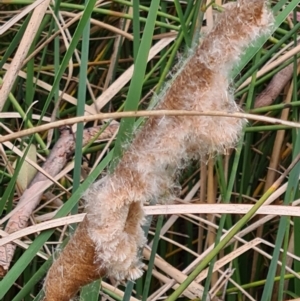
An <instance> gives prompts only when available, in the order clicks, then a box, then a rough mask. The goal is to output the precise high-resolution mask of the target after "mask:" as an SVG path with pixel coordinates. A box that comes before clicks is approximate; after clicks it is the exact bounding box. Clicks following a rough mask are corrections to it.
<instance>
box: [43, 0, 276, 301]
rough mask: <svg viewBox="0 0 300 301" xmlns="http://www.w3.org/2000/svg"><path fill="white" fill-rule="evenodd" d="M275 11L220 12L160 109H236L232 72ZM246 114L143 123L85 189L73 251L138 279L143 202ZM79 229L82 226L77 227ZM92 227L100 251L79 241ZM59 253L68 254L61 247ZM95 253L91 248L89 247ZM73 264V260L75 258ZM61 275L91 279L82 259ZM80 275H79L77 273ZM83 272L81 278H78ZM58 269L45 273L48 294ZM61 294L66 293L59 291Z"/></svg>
mask: <svg viewBox="0 0 300 301" xmlns="http://www.w3.org/2000/svg"><path fill="white" fill-rule="evenodd" d="M272 21H273V16H272V14H271V13H270V11H269V10H268V9H267V8H266V5H265V1H264V0H252V1H248V0H241V1H239V2H238V3H237V5H236V6H234V7H232V8H231V9H230V10H226V11H225V12H224V13H223V14H222V15H221V16H220V17H219V18H218V23H217V25H216V26H215V27H214V28H213V30H212V31H211V33H209V34H208V36H207V37H206V38H205V39H204V40H203V43H202V45H200V46H199V47H198V48H195V49H194V50H191V53H190V56H189V57H188V58H187V59H186V60H185V61H184V62H182V63H181V65H180V66H179V67H178V69H177V70H179V71H178V72H177V74H175V76H174V79H173V81H172V83H171V84H170V85H168V86H166V88H165V90H164V91H163V92H162V93H161V94H160V95H159V101H160V102H159V104H158V106H157V107H156V109H158V110H162V109H167V110H179V109H181V110H196V111H200V112H202V111H213V110H215V111H224V112H237V111H239V108H238V107H237V106H236V104H235V102H234V100H233V96H232V94H231V93H230V92H229V90H228V87H229V83H230V78H229V72H230V70H231V68H232V66H233V65H234V64H236V63H237V62H238V61H239V58H240V55H241V54H242V53H243V51H244V49H245V48H246V47H247V46H248V45H249V44H250V43H251V42H253V41H254V40H255V39H256V38H257V37H259V36H260V35H262V34H266V33H269V31H270V24H271V23H272ZM243 124H244V121H243V120H241V119H238V118H228V117H219V118H214V117H212V116H152V117H149V119H148V120H147V121H146V123H145V125H144V126H143V128H142V129H140V130H139V131H138V132H137V133H136V135H135V138H134V140H133V142H132V143H131V145H130V146H129V147H127V150H126V151H125V153H124V155H123V157H122V159H121V161H120V162H119V164H118V165H117V167H116V169H115V171H114V173H112V174H109V175H108V176H107V177H106V178H105V179H104V181H101V182H100V183H96V184H94V185H93V186H92V187H91V188H90V189H89V191H88V192H87V194H86V196H85V198H86V200H87V201H88V204H87V215H86V217H85V220H84V223H85V225H86V228H84V232H83V230H81V229H78V230H77V235H76V236H75V237H74V238H72V239H71V243H72V245H73V246H74V250H73V253H72V256H74V254H75V253H76V252H77V251H78V249H79V248H80V252H82V254H87V253H88V252H92V254H93V256H94V255H95V258H94V264H95V266H96V267H98V268H99V269H101V270H102V271H105V274H106V275H107V276H111V277H114V278H116V279H118V280H121V279H131V280H134V279H136V278H138V277H140V276H141V275H142V270H141V267H142V263H141V262H140V260H139V258H138V249H139V248H140V247H142V246H143V244H144V241H145V239H144V237H143V233H142V230H141V227H140V225H141V223H143V210H142V205H143V204H145V203H147V202H148V201H149V200H154V201H157V202H158V201H160V202H161V201H164V202H165V201H168V200H170V199H172V198H173V197H174V196H173V190H174V188H175V187H177V186H176V184H174V178H176V175H177V172H178V170H179V169H182V168H184V167H185V166H186V163H187V162H188V161H189V160H190V159H192V158H202V156H205V155H206V154H208V153H209V154H213V153H220V152H221V153H222V152H224V151H225V150H226V149H227V148H230V147H233V146H235V144H236V142H237V141H238V139H239V137H240V134H241V131H242V127H243ZM80 232H82V233H80ZM86 232H87V233H88V235H89V237H90V238H91V240H92V241H93V243H94V246H95V251H94V250H93V251H91V248H89V247H87V246H86V245H85V244H82V240H81V239H82V237H83V236H84V235H86ZM62 256H65V254H64V251H63V252H62ZM88 256H90V254H89V255H88ZM72 264H73V262H72ZM69 267H71V266H70V263H68V262H65V261H59V262H58V261H57V262H55V263H54V264H53V266H52V268H51V270H50V274H51V275H58V274H60V273H61V271H62V270H67V269H68V268H69ZM68 276H69V277H66V276H65V275H64V277H63V282H64V283H66V284H67V287H68V286H69V285H71V284H72V283H74V284H73V286H74V287H73V289H72V291H76V290H78V289H79V288H80V286H82V285H84V284H86V283H87V281H86V275H85V272H84V266H83V270H82V271H81V270H80V268H79V267H78V270H77V273H76V275H72V274H69V275H68ZM73 277H75V279H76V281H75V280H73ZM79 277H81V281H82V282H80V281H79V279H78V278H79ZM54 279H55V278H54V277H51V278H49V276H48V278H47V279H46V283H45V290H46V300H47V301H49V300H52V299H49V293H48V292H49V288H51V287H55V286H56V284H57V281H56V280H55V281H54ZM60 293H61V294H60V295H57V296H56V298H57V299H56V300H57V301H60V300H68V299H67V298H68V297H70V296H69V295H68V296H67V297H66V293H65V291H63V290H62V291H61V292H60Z"/></svg>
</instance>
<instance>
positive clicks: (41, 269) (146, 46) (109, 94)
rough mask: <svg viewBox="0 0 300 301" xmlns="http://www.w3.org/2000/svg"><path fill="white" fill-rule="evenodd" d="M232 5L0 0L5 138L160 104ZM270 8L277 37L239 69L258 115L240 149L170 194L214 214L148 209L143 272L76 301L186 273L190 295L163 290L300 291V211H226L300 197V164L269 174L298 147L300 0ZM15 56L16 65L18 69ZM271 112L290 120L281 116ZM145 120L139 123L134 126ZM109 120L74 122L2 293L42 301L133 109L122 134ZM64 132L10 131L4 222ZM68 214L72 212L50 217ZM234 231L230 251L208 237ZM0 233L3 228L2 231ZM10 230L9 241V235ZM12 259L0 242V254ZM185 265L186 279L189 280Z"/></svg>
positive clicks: (4, 157) (1, 159)
mask: <svg viewBox="0 0 300 301" xmlns="http://www.w3.org/2000/svg"><path fill="white" fill-rule="evenodd" d="M225 2H227V1H223V2H222V1H221V0H219V1H217V0H216V1H212V2H211V1H209V0H208V1H204V0H202V1H201V0H197V1H179V0H172V1H164V0H163V1H158V0H152V1H142V0H140V1H138V0H132V1H131V2H130V1H123V0H114V1H102V0H99V1H95V0H87V1H85V2H84V1H77V2H76V3H75V2H70V1H69V2H63V1H60V0H58V1H48V0H45V1H43V2H42V1H35V2H33V1H31V0H9V1H8V0H7V1H6V0H0V8H1V9H0V20H1V24H0V35H1V43H0V60H1V61H0V67H1V69H0V83H1V85H2V89H1V95H0V109H1V113H0V119H1V120H0V125H1V127H0V131H1V135H2V136H5V135H7V134H10V133H18V132H19V131H20V130H24V129H31V128H35V127H37V126H39V125H41V124H50V125H51V124H52V122H53V121H55V120H63V119H67V118H71V117H76V116H83V115H92V114H95V113H97V112H122V111H123V110H127V111H130V110H137V109H151V108H152V107H153V106H154V105H155V103H156V102H157V97H154V96H155V95H156V94H157V93H159V91H160V90H161V89H162V87H163V86H164V84H165V83H166V82H167V81H168V80H169V79H170V78H172V74H173V73H174V72H175V71H176V67H174V66H175V65H176V63H177V62H179V61H182V60H184V57H185V53H186V51H187V50H188V48H189V47H191V46H192V45H193V43H195V41H197V40H198V39H199V37H200V38H201V36H202V35H203V34H205V32H206V31H207V30H209V29H210V28H211V27H212V26H213V24H214V20H215V17H216V15H217V14H218V13H220V12H221V11H222V9H223V8H222V4H224V3H225ZM38 4H40V5H38ZM37 5H38V6H37ZM271 5H272V9H273V11H274V14H275V17H276V21H275V27H274V33H273V35H272V37H266V38H264V39H260V40H258V41H257V42H256V44H255V45H251V47H250V48H249V49H248V50H247V51H246V53H245V55H244V56H243V58H242V59H241V62H240V64H239V66H237V67H236V68H235V69H234V70H233V71H232V72H233V77H234V78H235V80H234V82H233V84H232V86H233V88H234V89H235V91H236V92H235V96H236V101H237V102H238V103H239V104H240V105H241V107H242V108H243V110H244V111H246V112H248V113H252V114H255V115H257V116H261V117H263V118H261V120H260V121H255V120H252V121H249V123H248V125H247V127H246V128H245V132H244V135H243V139H242V141H241V142H240V143H239V145H238V146H237V147H236V149H235V150H230V151H229V152H228V153H227V154H224V156H218V157H214V158H207V160H206V162H194V163H193V164H192V165H191V166H190V167H189V168H187V169H186V170H184V172H183V173H182V174H181V176H180V179H179V182H180V184H181V186H182V191H181V192H180V194H179V195H178V199H177V200H175V201H176V202H177V203H182V208H184V206H189V205H186V204H184V202H189V203H192V204H204V203H208V204H215V205H214V206H215V209H214V211H213V212H214V213H215V214H201V213H200V212H197V213H193V214H179V215H168V216H167V215H164V214H163V210H162V215H159V216H154V217H153V218H152V219H150V217H149V227H145V231H146V232H147V233H148V242H149V247H148V248H147V249H146V250H145V251H144V253H143V256H144V257H145V263H146V272H145V274H144V276H143V278H141V279H139V280H138V281H136V283H128V284H127V285H120V286H118V289H116V288H115V287H114V285H115V283H112V282H110V279H103V280H102V282H100V281H97V282H95V283H93V284H91V285H89V286H87V287H85V288H83V289H82V290H81V292H80V300H88V301H93V300H147V299H148V300H160V299H165V298H167V297H168V296H171V295H172V293H173V292H174V290H175V291H176V290H177V292H178V288H179V289H183V288H186V286H187V284H188V282H190V281H192V285H191V286H189V287H188V288H186V289H185V293H184V295H181V297H175V295H172V296H173V297H170V298H169V299H168V300H175V299H177V298H180V299H182V300H191V299H197V300H198V299H199V296H201V298H202V299H203V300H205V296H207V295H208V294H209V296H210V298H211V300H230V301H231V300H290V299H291V300H293V299H297V298H300V261H299V256H300V243H299V241H300V240H299V232H300V219H299V217H296V215H298V216H299V215H300V214H299V210H297V209H298V208H297V207H295V208H294V209H292V210H290V211H289V213H286V210H287V208H286V207H282V209H280V210H278V211H277V212H276V214H277V215H268V214H265V215H256V216H255V217H253V218H251V212H250V211H249V210H248V209H247V210H246V211H249V212H248V213H249V214H247V215H246V217H245V218H244V219H243V220H242V217H243V216H244V214H230V213H234V212H235V210H236V208H237V204H250V205H253V204H257V203H259V204H263V203H264V202H265V201H270V198H269V196H270V190H268V189H269V188H270V187H272V193H273V192H274V193H273V195H272V196H271V199H272V202H273V204H277V205H282V204H283V205H292V204H293V205H297V204H298V203H299V197H300V192H299V174H300V166H299V164H298V165H296V167H295V168H294V169H293V170H292V171H291V172H290V173H289V175H288V176H286V177H285V178H284V179H283V182H282V184H281V185H277V184H276V185H274V183H275V181H276V180H277V179H278V178H279V176H280V175H281V174H282V173H283V172H284V171H285V170H286V168H287V167H288V166H289V165H290V164H291V162H292V161H293V159H294V158H296V156H297V155H298V154H299V152H300V135H299V124H298V128H297V127H296V126H297V122H298V121H299V110H298V107H299V105H300V100H299V99H298V98H299V84H300V83H299V76H298V71H299V70H297V69H299V68H298V66H297V60H298V56H299V46H298V40H299V27H300V23H299V14H300V11H299V8H300V7H299V4H298V1H295V0H292V1H272V3H271ZM229 42H230V41H229ZM26 49H27V50H26ZM149 53H150V54H149ZM148 54H149V56H150V59H149V62H148V63H147V57H148ZM134 63H135V64H136V68H134V69H133V68H132V66H133V64H134ZM11 66H17V67H16V71H13V70H12V67H11ZM9 69H10V71H9V72H10V73H9V75H8V74H6V72H7V70H9ZM7 73H8V72H7ZM5 74H6V75H5ZM4 75H5V76H6V77H5V78H4ZM3 78H4V82H3ZM5 81H6V84H5ZM262 92H263V93H264V94H260V93H262ZM266 116H268V117H274V118H278V119H280V120H284V121H291V123H290V124H287V123H286V124H281V123H280V122H277V124H272V123H270V122H268V120H267V119H264V117H266ZM116 122H118V123H119V122H120V119H116ZM141 122H142V119H136V120H135V126H138V125H140V123H141ZM293 122H294V123H293ZM102 123H103V120H99V121H98V122H96V121H95V122H89V123H85V124H82V123H79V124H78V125H77V127H75V126H73V127H72V130H67V132H68V134H71V135H72V136H73V135H74V137H75V140H76V144H75V145H74V146H72V147H71V148H70V154H69V156H68V160H69V162H68V164H67V165H66V166H65V167H64V166H63V167H62V171H60V173H59V175H58V176H57V177H55V180H56V182H55V183H54V184H52V185H50V184H47V186H46V185H45V187H43V189H42V194H41V200H40V204H39V206H38V207H37V208H36V209H35V210H34V211H32V212H30V221H29V224H30V225H33V227H32V228H30V230H29V229H28V230H26V228H25V229H24V230H22V231H23V232H20V234H19V236H18V237H15V238H18V239H20V238H22V242H21V241H20V240H17V241H16V242H17V245H18V247H17V248H16V250H15V252H14V256H13V260H12V262H11V265H10V268H9V271H8V273H7V274H6V275H5V276H4V277H3V279H2V280H1V282H0V299H1V300H5V301H11V300H13V301H18V300H25V301H30V300H41V299H42V293H41V288H42V284H43V278H44V277H45V274H46V272H47V269H48V268H49V266H50V265H51V262H52V260H53V254H54V250H55V249H56V248H57V247H58V246H60V245H61V244H63V245H64V244H65V243H66V241H67V237H68V236H69V235H70V234H72V233H73V232H74V227H75V224H74V222H75V221H76V216H77V217H78V219H77V222H78V221H79V220H80V216H79V214H80V213H82V212H83V204H84V203H83V201H82V200H81V199H80V197H81V196H82V193H83V191H84V190H85V189H86V188H87V187H88V186H89V185H90V183H92V182H93V181H94V180H95V179H96V178H97V177H99V176H100V175H102V176H103V175H104V174H105V173H106V172H107V168H108V166H109V165H110V163H111V162H114V161H113V160H114V159H116V158H118V157H119V156H120V154H121V147H122V143H123V142H124V141H125V140H127V136H126V135H128V132H126V129H127V130H128V128H130V124H131V123H132V119H123V120H122V122H121V127H120V130H119V132H117V131H116V130H111V131H110V132H109V133H108V134H107V135H106V136H105V135H102V134H103V133H104V131H105V129H103V128H102V129H101V130H99V128H95V126H96V125H97V124H98V125H101V124H102ZM50 127H51V126H50ZM83 127H85V128H87V127H91V128H92V127H93V128H94V129H97V131H98V132H99V135H100V138H106V139H96V140H95V139H94V140H92V141H90V143H89V144H88V145H86V143H85V142H84V139H83V136H84V132H83ZM61 132H63V133H66V132H65V131H64V130H62V129H61ZM101 135H102V136H101ZM59 136H60V131H59V130H58V129H57V128H54V129H53V130H43V131H40V132H38V133H35V134H31V135H25V136H23V137H14V138H10V140H9V141H8V140H6V141H5V142H4V140H1V142H2V144H1V146H0V163H1V169H0V181H1V185H0V196H1V200H0V212H1V218H2V219H1V227H2V229H3V230H4V228H5V225H6V223H7V221H8V219H9V218H10V217H11V215H12V213H11V212H12V211H13V210H14V208H15V207H16V205H17V204H18V202H19V199H20V198H21V196H22V195H24V191H26V187H27V185H28V183H29V182H30V181H31V179H32V177H33V175H34V173H35V170H36V169H35V168H34V167H31V165H30V164H28V163H27V162H26V160H25V157H26V156H27V158H30V159H31V160H32V161H34V162H36V163H37V164H39V165H42V163H43V162H44V161H45V159H46V158H47V157H48V156H49V151H50V150H51V149H53V147H54V145H55V143H56V141H57V140H58V139H59ZM83 145H85V146H84V147H83ZM73 153H74V154H73ZM52 169H53V167H52ZM50 170H51V166H50V169H48V170H46V173H47V174H49V172H50ZM54 176H56V175H52V177H54ZM81 183H82V184H81ZM199 187H200V189H199ZM28 202H29V201H28V200H27V201H26V200H25V205H24V207H26V206H27V205H26V204H28ZM218 203H224V204H228V206H227V207H226V208H227V209H226V211H227V212H228V214H219V213H220V211H218V205H217V204H218ZM24 210H25V209H24ZM69 213H71V214H72V215H73V216H74V217H75V219H73V220H72V219H62V220H60V221H59V222H52V224H50V223H47V221H51V220H52V219H53V218H54V216H55V217H60V218H63V217H66V216H67V215H68V214H69ZM286 214H288V215H287V216H286ZM290 215H295V216H290ZM43 225H44V228H42V226H43ZM231 227H235V228H233V229H239V231H238V232H237V234H236V235H235V237H234V238H233V239H231V240H230V243H229V244H227V246H226V247H225V248H219V249H221V250H219V249H218V247H216V248H215V249H214V248H213V247H210V246H212V245H213V243H215V242H217V243H218V242H219V241H220V237H221V235H222V234H224V233H226V232H227V230H228V229H230V228H231ZM46 229H50V230H46ZM26 231H27V232H26ZM230 233H232V232H230ZM230 233H229V234H230ZM1 235H2V237H5V236H7V235H5V233H3V231H2V232H1ZM228 237H229V236H228ZM15 238H14V239H15ZM8 240H9V238H8ZM8 240H6V241H4V240H3V239H0V245H4V244H5V243H6V242H7V241H8ZM219 246H220V245H219ZM78 247H80V246H78ZM1 256H2V258H1ZM3 256H5V254H4V253H3V249H1V250H0V263H1V264H2V261H1V260H3ZM55 256H57V255H54V257H55ZM212 258H213V260H211V259H212ZM208 263H210V264H209V268H208V269H207V270H206V269H205V268H206V267H207V264H208ZM191 272H193V273H192V274H191ZM185 275H190V276H189V278H188V281H184V280H185V279H186V276H185ZM177 283H178V284H177ZM179 285H180V286H179ZM200 291H201V293H199V292H200ZM172 298H173V299H172Z"/></svg>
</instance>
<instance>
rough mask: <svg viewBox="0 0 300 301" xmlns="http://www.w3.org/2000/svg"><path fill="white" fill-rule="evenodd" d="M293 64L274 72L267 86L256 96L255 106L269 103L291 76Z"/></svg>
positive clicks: (258, 106) (263, 105)
mask: <svg viewBox="0 0 300 301" xmlns="http://www.w3.org/2000/svg"><path fill="white" fill-rule="evenodd" d="M293 70H294V64H290V65H288V66H287V67H285V68H284V69H282V70H281V71H279V72H278V73H277V74H275V75H274V76H273V78H272V80H271V81H270V83H269V84H268V85H267V87H266V88H265V89H264V90H263V91H262V92H261V93H260V94H259V95H258V96H257V97H256V99H255V104H254V107H255V108H260V107H265V106H269V105H271V104H272V103H273V102H274V101H275V99H276V98H277V97H278V95H279V93H280V92H281V91H282V90H283V88H284V87H285V86H286V84H287V83H288V82H289V80H290V79H291V78H292V76H293Z"/></svg>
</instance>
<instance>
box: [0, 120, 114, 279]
mask: <svg viewBox="0 0 300 301" xmlns="http://www.w3.org/2000/svg"><path fill="white" fill-rule="evenodd" d="M117 128H118V125H116V124H115V125H110V126H108V127H107V128H106V129H105V130H104V131H103V132H102V133H101V134H100V136H99V138H98V139H107V138H110V137H111V136H112V135H113V134H114V132H115V131H116V130H117ZM100 129H101V128H100V127H93V128H88V129H85V130H84V134H83V145H86V144H87V143H88V142H89V141H90V140H91V139H92V138H93V137H95V135H97V133H98V132H99V131H100ZM74 150H75V141H74V134H73V133H71V132H70V130H68V129H64V130H62V131H61V136H60V138H59V139H58V140H57V142H56V144H55V145H54V147H53V149H52V150H51V153H50V155H49V157H48V158H47V160H46V161H45V163H44V164H43V170H44V172H45V174H48V175H50V176H52V177H54V176H56V175H57V174H58V173H59V172H60V171H61V170H62V168H63V167H64V166H65V165H66V163H67V161H68V159H69V158H70V155H72V154H73V153H74ZM45 174H42V173H41V172H38V173H37V174H36V176H35V177H34V178H33V180H32V182H31V183H30V185H29V186H28V188H27V189H26V190H25V191H24V193H23V195H22V197H21V198H20V200H19V203H18V205H17V206H16V208H15V209H14V213H13V215H12V216H11V217H10V219H9V221H8V223H7V225H6V228H5V231H6V232H7V233H9V234H10V233H13V232H16V231H18V230H21V229H23V228H25V227H26V226H27V222H28V220H29V217H30V215H31V214H32V212H33V210H34V209H35V208H36V206H37V205H38V204H39V202H40V199H41V197H42V195H43V192H44V190H45V186H46V183H47V182H48V181H49V180H48V178H47V177H46V175H45ZM15 248H16V245H15V244H13V243H9V244H6V245H3V246H0V277H3V276H4V275H5V274H6V272H7V271H8V268H9V266H10V263H11V260H12V258H13V255H14V251H15Z"/></svg>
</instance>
